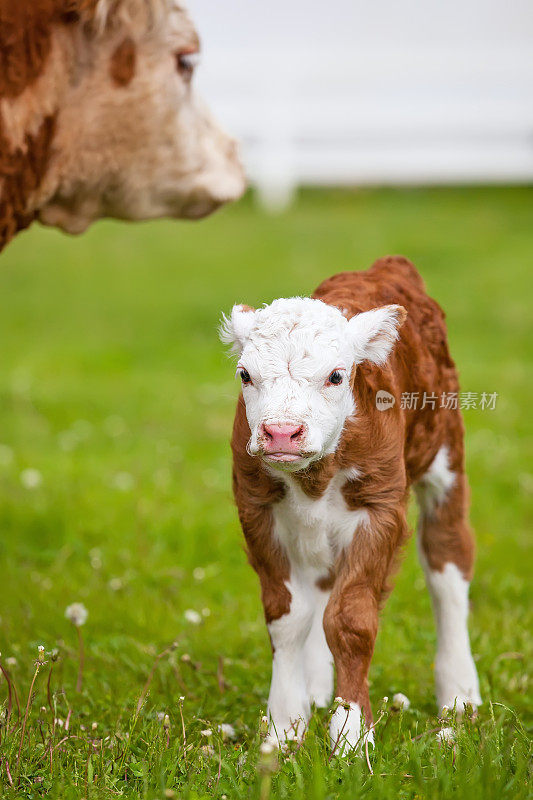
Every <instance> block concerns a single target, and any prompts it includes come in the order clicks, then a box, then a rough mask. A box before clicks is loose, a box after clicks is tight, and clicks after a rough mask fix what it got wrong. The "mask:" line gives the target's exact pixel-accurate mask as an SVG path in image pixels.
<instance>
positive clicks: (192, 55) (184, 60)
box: [176, 51, 199, 83]
mask: <svg viewBox="0 0 533 800" xmlns="http://www.w3.org/2000/svg"><path fill="white" fill-rule="evenodd" d="M198 59H199V54H198V52H197V51H193V52H190V51H184V52H182V53H176V69H177V70H178V73H179V74H180V75H181V77H182V78H183V80H184V81H185V82H186V83H189V82H190V80H191V78H192V76H193V73H194V69H195V67H196V66H197V64H198Z"/></svg>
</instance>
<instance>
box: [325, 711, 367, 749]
mask: <svg viewBox="0 0 533 800" xmlns="http://www.w3.org/2000/svg"><path fill="white" fill-rule="evenodd" d="M345 705H346V706H347V707H346V708H345ZM329 736H330V739H331V747H332V749H333V750H334V752H335V755H339V756H342V755H347V754H348V753H349V752H351V751H352V750H357V751H359V750H361V749H362V747H363V746H364V743H365V740H368V742H369V744H372V745H373V744H374V731H372V730H370V731H365V729H364V727H363V725H362V720H361V709H360V707H359V706H358V704H357V703H349V704H348V703H346V704H344V705H339V706H338V707H337V708H336V709H335V711H334V712H333V715H332V717H331V722H330V724H329Z"/></svg>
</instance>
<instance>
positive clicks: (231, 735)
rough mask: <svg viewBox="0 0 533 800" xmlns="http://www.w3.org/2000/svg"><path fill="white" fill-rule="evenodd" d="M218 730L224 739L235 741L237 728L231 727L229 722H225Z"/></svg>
mask: <svg viewBox="0 0 533 800" xmlns="http://www.w3.org/2000/svg"><path fill="white" fill-rule="evenodd" d="M218 730H219V731H220V733H221V734H222V738H223V739H235V738H236V736H237V733H236V731H235V728H234V727H233V725H230V723H229V722H223V723H222V724H221V725H219V726H218Z"/></svg>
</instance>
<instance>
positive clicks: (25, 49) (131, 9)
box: [0, 0, 244, 249]
mask: <svg viewBox="0 0 533 800" xmlns="http://www.w3.org/2000/svg"><path fill="white" fill-rule="evenodd" d="M198 51H199V40H198V35H197V33H196V31H195V29H194V26H193V24H192V22H191V20H190V19H189V17H188V15H187V13H186V11H185V10H184V9H183V8H182V6H181V5H179V4H178V3H177V2H175V0H0V249H1V248H2V247H3V246H4V245H5V244H6V243H7V242H8V241H9V240H10V239H11V238H12V237H13V236H14V235H15V234H16V233H17V231H19V230H21V229H23V228H26V227H27V226H28V225H29V224H30V223H31V222H32V221H33V220H34V219H36V218H38V219H39V220H40V221H41V222H43V223H44V224H46V225H53V226H58V227H60V228H62V229H63V230H65V231H68V232H70V233H80V232H82V231H83V230H85V229H86V228H87V226H88V225H90V224H91V222H93V221H94V220H96V219H98V218H100V217H115V218H118V219H128V220H141V219H149V218H155V217H163V216H169V217H177V218H187V219H197V218H200V217H203V216H205V215H206V214H209V213H210V212H212V211H213V210H214V209H216V208H217V207H219V206H220V205H222V204H223V203H226V202H228V201H231V200H234V199H237V198H238V197H239V196H240V195H241V194H242V192H243V190H244V177H243V171H242V167H241V164H240V161H239V157H238V153H237V148H236V145H235V142H234V141H233V140H232V139H230V138H229V137H228V136H227V135H226V134H225V133H224V132H223V131H222V130H221V129H220V128H219V126H218V125H217V124H216V122H215V121H214V120H213V119H212V117H211V116H210V114H209V112H208V111H207V110H206V109H205V108H204V107H203V106H202V104H201V103H200V102H199V100H198V99H197V98H196V97H195V94H194V92H193V91H192V88H191V79H192V76H193V72H194V67H195V61H196V59H197V56H198Z"/></svg>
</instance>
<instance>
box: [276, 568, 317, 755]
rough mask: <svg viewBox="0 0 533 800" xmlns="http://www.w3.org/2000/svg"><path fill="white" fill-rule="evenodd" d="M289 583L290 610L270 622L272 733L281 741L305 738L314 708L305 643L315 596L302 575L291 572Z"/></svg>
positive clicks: (309, 628)
mask: <svg viewBox="0 0 533 800" xmlns="http://www.w3.org/2000/svg"><path fill="white" fill-rule="evenodd" d="M287 587H288V589H289V591H290V593H291V607H290V611H289V613H288V614H284V615H283V616H282V617H280V618H279V619H276V620H274V621H273V622H271V623H270V624H269V626H268V630H269V633H270V638H271V640H272V646H273V648H274V656H273V659H272V682H271V685H270V694H269V697H268V714H269V718H270V735H271V736H272V737H273V738H275V739H277V740H279V741H280V742H283V741H284V740H285V739H301V737H302V736H303V734H304V732H305V729H306V726H307V720H308V719H309V712H310V705H309V697H308V693H307V686H306V680H305V670H304V645H305V641H306V639H307V637H308V635H309V632H310V630H311V625H312V622H313V609H314V602H313V600H314V598H313V593H312V589H311V586H310V585H309V584H308V583H307V582H306V581H305V580H302V579H301V578H300V576H298V575H294V574H293V575H291V580H290V581H288V582H287Z"/></svg>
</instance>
